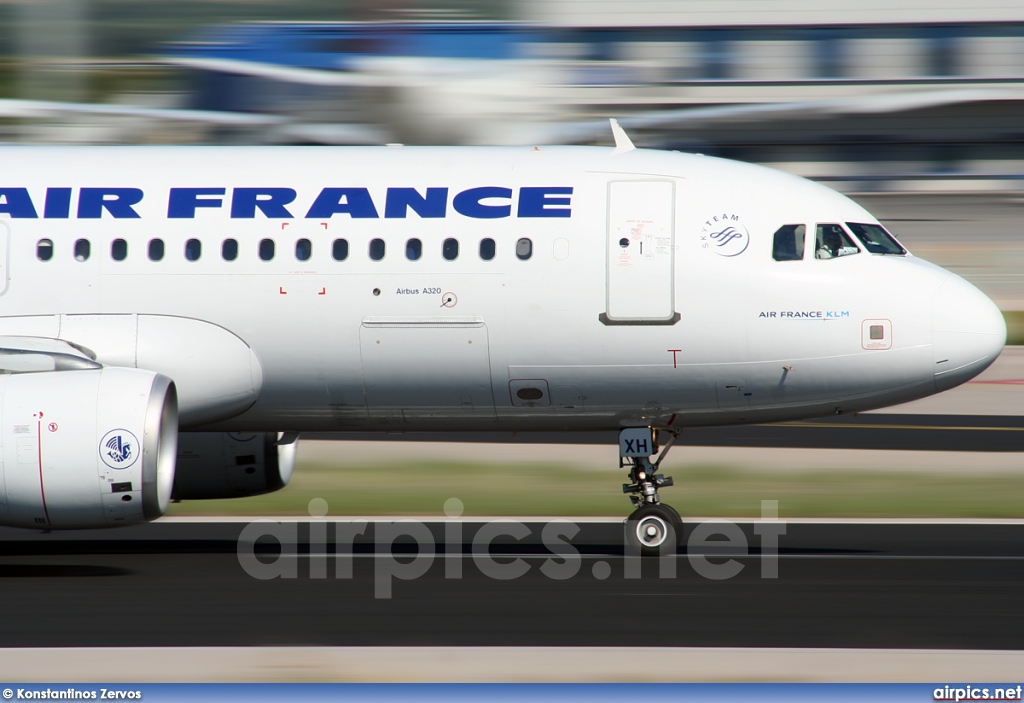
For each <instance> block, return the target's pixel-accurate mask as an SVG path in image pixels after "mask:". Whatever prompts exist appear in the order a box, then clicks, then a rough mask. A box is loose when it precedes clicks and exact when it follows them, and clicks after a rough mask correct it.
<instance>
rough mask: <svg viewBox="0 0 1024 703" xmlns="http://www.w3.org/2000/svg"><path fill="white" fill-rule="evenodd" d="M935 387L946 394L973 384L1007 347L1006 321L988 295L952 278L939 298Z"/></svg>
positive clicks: (935, 321)
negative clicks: (950, 390)
mask: <svg viewBox="0 0 1024 703" xmlns="http://www.w3.org/2000/svg"><path fill="white" fill-rule="evenodd" d="M932 319H933V327H934V329H933V349H934V352H935V385H936V386H937V388H938V390H940V391H944V390H947V389H949V388H953V387H954V386H958V385H960V384H961V383H964V382H966V381H969V380H970V379H972V378H974V377H975V376H977V375H978V374H979V373H981V372H982V371H984V370H985V369H986V368H988V366H989V365H990V364H991V363H992V362H993V361H995V360H996V357H997V356H999V353H1000V352H1001V351H1002V350H1003V345H1005V344H1006V321H1005V320H1004V318H1003V314H1002V313H1001V312H1000V311H999V308H998V307H996V305H995V303H993V302H992V301H991V300H989V298H988V296H986V295H985V294H984V293H982V292H981V291H980V290H978V289H977V288H975V287H974V286H972V285H971V284H970V283H968V282H967V281H965V280H964V279H962V278H960V277H959V276H950V277H949V278H947V279H946V280H945V282H944V283H943V284H942V286H941V287H940V288H939V292H938V294H937V295H936V296H935V303H934V315H933V318H932Z"/></svg>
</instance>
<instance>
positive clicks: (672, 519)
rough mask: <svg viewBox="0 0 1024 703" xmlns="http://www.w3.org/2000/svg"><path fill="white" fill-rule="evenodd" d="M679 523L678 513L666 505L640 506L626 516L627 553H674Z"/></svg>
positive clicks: (649, 554) (677, 540)
mask: <svg viewBox="0 0 1024 703" xmlns="http://www.w3.org/2000/svg"><path fill="white" fill-rule="evenodd" d="M681 525H682V521H681V520H680V519H679V514H678V513H677V512H676V511H675V510H673V509H672V508H669V507H668V506H666V505H642V506H640V507H639V508H637V509H636V510H634V511H633V514H632V515H630V516H629V517H628V518H626V542H627V544H628V546H629V552H628V553H629V554H640V555H641V556H645V557H650V556H658V555H661V554H675V553H676V548H677V547H678V546H679V538H680V535H681V529H680V528H681Z"/></svg>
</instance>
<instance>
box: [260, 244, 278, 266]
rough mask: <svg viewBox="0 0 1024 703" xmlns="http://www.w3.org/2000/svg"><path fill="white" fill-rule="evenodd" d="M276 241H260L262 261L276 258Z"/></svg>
mask: <svg viewBox="0 0 1024 703" xmlns="http://www.w3.org/2000/svg"><path fill="white" fill-rule="evenodd" d="M274 248H275V247H274V240H273V239H261V240H260V261H270V260H271V259H273V258H274Z"/></svg>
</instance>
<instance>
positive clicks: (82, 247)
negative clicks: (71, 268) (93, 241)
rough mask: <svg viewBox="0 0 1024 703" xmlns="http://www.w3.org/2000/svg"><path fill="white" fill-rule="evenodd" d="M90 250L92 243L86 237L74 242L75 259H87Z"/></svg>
mask: <svg viewBox="0 0 1024 703" xmlns="http://www.w3.org/2000/svg"><path fill="white" fill-rule="evenodd" d="M91 252H92V245H90V244H89V240H88V239H79V240H78V241H76V242H75V261H88V260H89V254H90V253H91Z"/></svg>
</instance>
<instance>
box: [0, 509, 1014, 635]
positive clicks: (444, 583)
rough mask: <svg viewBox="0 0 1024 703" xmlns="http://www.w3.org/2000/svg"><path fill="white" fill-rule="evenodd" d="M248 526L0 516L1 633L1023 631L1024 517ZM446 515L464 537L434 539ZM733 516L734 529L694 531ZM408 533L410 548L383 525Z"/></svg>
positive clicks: (720, 527)
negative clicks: (646, 534) (54, 529)
mask: <svg viewBox="0 0 1024 703" xmlns="http://www.w3.org/2000/svg"><path fill="white" fill-rule="evenodd" d="M247 524H248V523H246V522H244V521H235V522H212V523H211V522H204V521H188V520H183V521H161V522H157V523H153V524H150V525H144V526H140V527H137V528H125V529H122V530H120V531H108V532H95V531H92V532H78V533H68V534H49V535H45V534H38V533H29V532H23V531H17V530H0V588H2V589H3V594H4V601H5V607H4V608H3V610H2V614H0V646H3V647H42V646H48V647H80V646H88V647H96V646H106V647H138V646H239V645H245V646H280V645H289V646H292V645H332V646H339V645H340V646H361V647H369V646H385V645H388V646H422V645H432V646H468V647H473V646H564V647H593V646H614V647H622V646H630V645H634V646H641V645H642V646H652V647H815V648H821V647H826V648H834V647H840V648H842V647H854V648H897V649H900V648H934V649H984V650H1010V649H1022V648H1024V600H1022V599H1021V598H1020V584H1021V583H1022V582H1024V523H1022V522H1013V521H1005V522H990V523H984V524H964V523H956V522H954V523H942V522H925V523H914V522H900V521H894V522H861V523H857V522H854V523H841V522H820V521H819V522H812V521H790V522H788V523H781V524H780V523H774V522H771V521H767V522H763V523H751V522H745V523H737V526H736V527H735V528H729V527H723V523H721V522H718V521H715V522H701V523H688V524H687V533H688V535H689V538H688V539H689V543H688V545H687V546H684V547H683V548H681V549H680V551H679V554H677V555H676V556H674V557H670V558H668V559H665V560H660V561H659V560H653V561H650V560H644V561H643V564H642V566H638V564H637V562H638V561H639V560H638V559H635V558H627V557H625V556H624V555H623V548H622V540H621V529H622V528H621V525H620V524H617V523H615V522H602V521H577V522H575V523H557V524H556V523H525V525H526V527H528V528H529V535H528V536H526V537H522V538H520V539H516V538H513V537H509V536H506V537H504V538H499V539H497V540H495V541H494V544H493V546H492V548H491V549H490V550H487V549H486V547H481V548H480V549H483V550H484V552H483V554H484V555H485V556H480V555H477V557H476V558H474V556H473V550H474V547H473V542H474V540H476V541H477V542H484V543H486V542H487V539H485V537H484V534H485V533H484V532H482V530H496V531H498V532H503V531H508V530H510V529H512V527H511V524H512V523H510V522H508V521H504V522H500V523H479V522H460V523H449V524H448V525H447V526H446V525H445V524H443V523H427V524H424V523H416V524H417V525H420V527H409V525H408V523H391V522H378V523H372V524H371V525H369V526H368V527H367V530H366V534H365V535H364V536H362V537H359V538H357V539H356V540H354V541H353V542H352V543H351V544H352V546H349V540H348V539H347V538H346V537H345V534H347V531H348V530H350V528H351V527H352V525H353V523H351V522H349V521H340V520H339V521H328V522H326V523H322V522H321V523H316V526H315V527H314V529H315V530H323V532H322V533H321V532H314V533H313V539H312V540H311V539H310V534H311V533H310V525H309V523H274V524H276V525H278V527H276V528H274V529H278V530H281V529H283V530H285V539H284V542H285V546H284V548H283V551H284V554H283V555H282V554H280V553H279V548H278V547H277V546H276V545H277V543H278V542H277V541H276V540H274V539H268V538H262V539H258V540H249V541H245V542H243V544H242V547H241V552H242V553H243V555H245V554H258V555H260V556H258V557H256V558H257V559H259V560H260V561H259V562H258V563H257V562H256V561H255V560H253V559H250V560H249V562H247V563H248V569H249V573H247V570H246V568H244V567H243V565H242V563H241V562H240V560H239V541H238V540H239V536H240V535H241V534H242V531H243V530H244V529H247V528H246V525H247ZM282 526H283V527H282ZM545 528H547V529H549V530H552V529H559V530H561V531H562V534H563V535H565V534H572V533H573V532H574V531H575V529H576V528H578V529H579V532H578V534H576V535H575V537H573V538H572V539H571V540H569V541H564V540H566V539H567V538H565V537H561V538H558V537H554V538H553V537H552V536H551V535H550V534H549V535H548V538H547V539H546V540H545V539H544V538H543V537H542V534H543V530H544V529H545ZM780 528H781V529H784V530H785V533H784V534H780V535H779V536H778V558H777V559H774V558H773V557H772V554H771V549H770V541H767V540H768V539H769V536H770V535H771V534H777V532H778V530H779V529H780ZM248 529H249V530H253V529H256V530H257V532H259V531H263V532H265V531H267V529H269V528H267V527H266V526H262V527H258V528H252V527H249V528H248ZM339 529H340V530H341V533H340V537H339V533H338V530H339ZM445 529H448V530H460V531H461V534H462V536H461V539H458V538H457V537H456V536H455V535H451V537H452V539H451V541H452V543H453V546H452V549H451V551H450V552H449V553H448V555H445V554H443V553H441V554H437V555H436V556H435V555H434V554H433V551H434V548H433V547H432V546H431V544H430V542H436V543H439V544H440V543H443V542H444V535H445ZM523 529H526V528H523ZM729 529H733V530H735V531H737V532H736V534H732V535H731V537H730V538H731V539H732V543H731V544H724V543H722V542H718V543H712V544H704V543H703V541H705V540H714V539H718V540H721V539H722V535H719V536H718V537H717V538H716V537H714V536H709V535H708V534H705V535H703V537H702V538H701V539H698V537H700V535H701V533H702V532H715V531H717V532H719V533H721V532H722V531H723V530H729ZM289 530H294V532H292V533H289V532H288V531H289ZM410 530H420V531H421V532H423V534H422V535H420V536H419V538H418V539H419V541H420V543H421V544H422V545H423V553H422V554H421V555H420V556H419V557H416V556H414V553H415V549H414V548H413V547H412V545H411V540H409V539H408V538H405V539H403V538H399V539H393V538H394V537H395V535H396V534H398V533H399V532H407V531H410ZM289 534H291V535H292V536H294V537H295V538H296V539H294V540H293V539H292V536H289ZM250 536H251V535H250ZM560 540H563V541H560ZM392 544H393V549H392ZM547 545H554V546H547ZM559 548H560V549H561V550H562V551H563V552H567V553H568V557H567V558H556V557H554V556H553V555H552V551H553V549H559ZM437 551H439V552H443V551H444V547H443V546H441V547H438V548H437ZM392 552H394V553H395V554H398V555H399V556H395V554H392ZM351 554H355V556H353V557H350V556H349V555H351ZM403 554H404V556H402V555H403ZM577 554H578V556H577ZM702 555H714V556H708V557H707V559H705V558H704V557H703V556H702ZM730 560H731V561H730ZM513 562H514V565H513V566H509V564H512V563H513ZM516 565H517V566H518V568H519V569H520V570H522V571H523V572H524V573H522V574H520V575H517V576H515V577H514V578H505V579H502V578H497V577H496V572H498V571H500V572H501V575H504V576H505V577H508V576H509V575H510V569H515V566H516ZM348 566H351V577H348V574H346V573H345V569H346V568H347V567H348ZM338 567H340V568H341V573H340V574H339V573H336V571H335V569H336V568H338ZM661 568H666V569H668V572H669V573H664V572H659V569H661ZM292 569H294V571H291V570H292ZM673 570H674V574H672V573H671V572H672V571H673ZM774 570H777V571H775V572H776V573H777V578H772V577H771V576H772V573H773V571H774ZM282 572H283V574H284V576H285V577H284V578H273V579H269V580H262V579H261V578H259V577H265V576H267V575H268V574H274V573H277V574H280V573H282ZM457 572H461V573H457ZM732 572H735V573H732ZM253 574H255V576H254V575H253ZM398 576H404V577H407V579H408V580H402V579H401V578H398ZM386 596H390V597H386Z"/></svg>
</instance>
